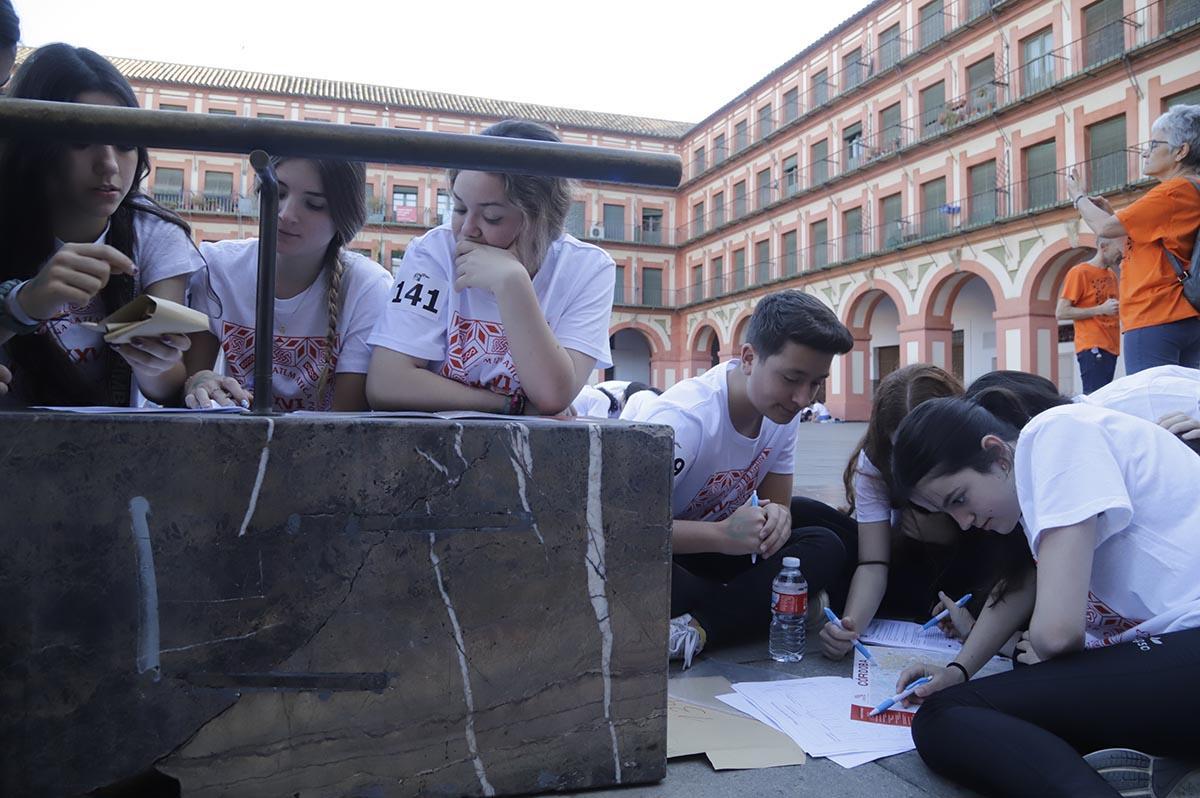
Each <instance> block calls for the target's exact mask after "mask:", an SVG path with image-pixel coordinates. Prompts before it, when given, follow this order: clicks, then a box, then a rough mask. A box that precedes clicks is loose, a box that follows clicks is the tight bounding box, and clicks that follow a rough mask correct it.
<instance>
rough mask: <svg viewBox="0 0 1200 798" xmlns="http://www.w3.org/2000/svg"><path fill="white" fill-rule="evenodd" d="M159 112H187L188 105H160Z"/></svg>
mask: <svg viewBox="0 0 1200 798" xmlns="http://www.w3.org/2000/svg"><path fill="white" fill-rule="evenodd" d="M158 110H160V111H183V112H186V111H187V106H186V105H176V104H175V103H159V104H158Z"/></svg>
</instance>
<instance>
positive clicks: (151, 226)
mask: <svg viewBox="0 0 1200 798" xmlns="http://www.w3.org/2000/svg"><path fill="white" fill-rule="evenodd" d="M133 232H134V245H133V263H134V265H135V266H137V273H136V274H135V275H134V278H133V281H134V289H133V290H134V295H135V296H138V295H140V294H142V293H144V292H145V290H146V288H147V287H148V286H151V285H154V284H155V283H157V282H160V281H162V280H167V279H170V278H172V277H178V276H179V275H183V274H191V273H192V272H195V271H196V270H197V269H200V268H201V267H203V266H204V259H203V258H201V257H200V253H199V252H197V251H196V247H195V246H194V245H193V244H192V241H191V239H190V238H188V235H187V233H186V232H184V230H183V229H182V228H180V227H179V226H178V225H174V224H172V223H170V222H168V221H166V220H164V219H160V218H159V217H158V216H155V215H154V214H152V213H148V212H141V213H136V214H134V217H133ZM107 240H108V228H105V230H104V232H103V233H102V234H101V235H100V237H99V238H97V239H96V240H95V241H94V242H93V243H95V244H104V243H106V242H107ZM62 246H63V242H61V241H56V242H55V247H54V248H55V251H56V252H57V251H58V250H59V249H60V248H61V247H62ZM112 310H114V311H115V310H117V308H112ZM106 315H107V314H106V313H105V311H104V300H103V299H101V298H100V295H99V294H97V295H96V296H94V297H92V300H91V301H90V302H88V303H87V304H86V305H84V306H83V307H73V306H72V307H68V308H66V309H64V311H63V313H62V315H60V316H57V317H55V318H53V319H48V320H46V321H44V322H42V325H41V326H40V327H39V328H38V334H39V335H42V334H48V335H51V336H53V338H54V340H55V341H57V342H58V345H59V346H61V347H62V348H63V350H64V351H66V353H67V356H68V357H70V358H71V361H72V362H73V363H75V364H76V365H77V366H78V367H79V369H80V370H81V371H82V372H83V374H84V375H85V376H86V377H87V379H88V380H89V381H92V382H97V383H99V382H101V381H103V380H104V375H105V373H106V372H107V369H108V358H109V357H119V355H117V353H116V352H113V351H112V348H111V347H110V346H109V345H108V344H106V343H104V334H103V333H100V332H97V331H95V330H88V329H85V328H84V327H81V326H79V325H80V324H81V323H82V322H101V321H103V320H104V317H105V316H106ZM0 363H3V364H5V365H8V359H7V355H6V354H5V353H4V352H3V351H2V350H0ZM136 382H137V379H136V377H135V378H134V385H133V386H132V387H133V390H131V392H130V404H132V405H137V404H138V403H139V401H140V396H139V395H138V393H137V384H136Z"/></svg>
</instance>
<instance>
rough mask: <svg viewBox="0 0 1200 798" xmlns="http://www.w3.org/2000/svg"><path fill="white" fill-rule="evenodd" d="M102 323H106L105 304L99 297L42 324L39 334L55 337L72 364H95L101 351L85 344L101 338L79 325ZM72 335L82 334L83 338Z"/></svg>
mask: <svg viewBox="0 0 1200 798" xmlns="http://www.w3.org/2000/svg"><path fill="white" fill-rule="evenodd" d="M101 321H104V302H103V300H101V299H100V297H99V296H94V297H92V300H91V301H90V302H88V303H87V304H86V305H84V306H83V307H81V308H76V307H71V308H68V309H67V312H66V313H64V314H63V315H61V316H58V317H56V318H53V319H47V320H46V321H44V322H42V325H41V327H40V328H39V329H38V332H40V333H43V334H44V333H50V334H51V335H53V336H54V340H56V341H58V345H59V346H60V347H62V349H63V351H65V352H66V353H67V357H69V358H70V359H71V362H72V363H80V364H87V363H95V362H96V361H98V360H99V359H100V355H101V353H100V350H99V349H98V348H97V347H95V346H85V345H83V343H84V342H85V341H89V340H96V339H98V338H99V336H98V335H97V334H96V333H94V332H91V331H90V330H89V331H84V330H83V329H82V328H80V327H79V324H80V323H82V322H91V323H93V324H95V323H99V322H101ZM71 333H82V336H79V335H72V334H71ZM76 339H78V340H76Z"/></svg>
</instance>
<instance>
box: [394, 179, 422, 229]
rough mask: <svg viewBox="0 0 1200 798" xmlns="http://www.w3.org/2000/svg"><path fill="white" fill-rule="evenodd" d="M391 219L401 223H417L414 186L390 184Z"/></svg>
mask: <svg viewBox="0 0 1200 798" xmlns="http://www.w3.org/2000/svg"><path fill="white" fill-rule="evenodd" d="M392 219H393V220H394V221H397V222H401V223H403V224H416V223H417V188H416V186H392Z"/></svg>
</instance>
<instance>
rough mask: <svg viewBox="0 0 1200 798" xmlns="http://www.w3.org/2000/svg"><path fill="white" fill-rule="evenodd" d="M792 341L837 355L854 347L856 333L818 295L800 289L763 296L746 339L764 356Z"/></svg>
mask: <svg viewBox="0 0 1200 798" xmlns="http://www.w3.org/2000/svg"><path fill="white" fill-rule="evenodd" d="M788 341H791V342H793V343H796V344H801V345H803V346H807V347H809V348H811V349H815V350H817V351H818V352H825V353H828V354H833V355H844V354H846V353H847V352H849V351H850V350H851V349H853V348H854V336H852V335H851V334H850V331H849V330H848V329H846V325H844V324H842V323H841V322H840V321H838V317H837V316H835V315H834V313H833V311H832V310H830V309H829V308H828V307H826V306H825V305H824V304H823V303H822V302H821V300H819V299H817V298H816V297H815V296H812V295H811V294H806V293H804V292H803V291H796V290H789V291H777V292H775V293H773V294H767V295H766V296H765V297H763V298H762V299H760V300H759V302H758V305H757V306H756V307H755V308H754V315H753V316H751V317H750V327H749V329H748V330H747V331H746V343H748V344H750V345H751V346H753V347H754V351H755V352H756V353H757V354H758V356H759V357H761V358H768V357H770V356H771V355H774V354H778V353H779V351H780V350H781V349H783V345H784V344H785V343H787V342H788Z"/></svg>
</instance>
